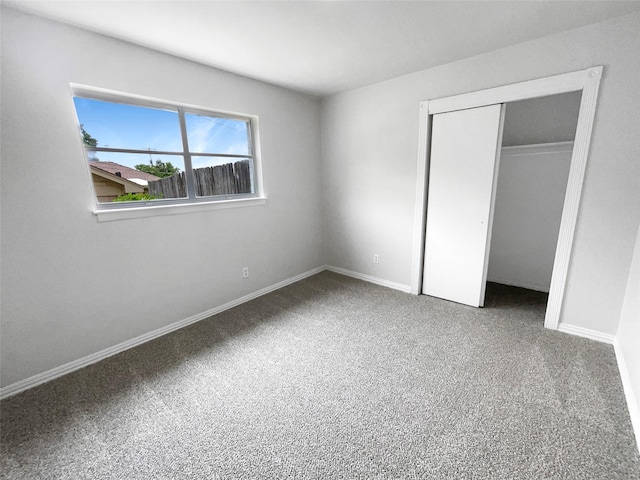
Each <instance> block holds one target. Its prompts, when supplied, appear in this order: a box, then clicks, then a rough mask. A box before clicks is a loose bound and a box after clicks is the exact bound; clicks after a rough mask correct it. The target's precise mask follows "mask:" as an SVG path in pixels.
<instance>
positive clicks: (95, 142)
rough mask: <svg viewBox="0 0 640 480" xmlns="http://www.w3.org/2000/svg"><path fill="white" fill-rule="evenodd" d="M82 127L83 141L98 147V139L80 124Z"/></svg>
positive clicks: (89, 145) (87, 144)
mask: <svg viewBox="0 0 640 480" xmlns="http://www.w3.org/2000/svg"><path fill="white" fill-rule="evenodd" d="M80 128H81V129H82V143H84V144H85V145H86V146H87V147H97V146H98V140H96V139H95V138H93V137H92V136H91V135H90V134H89V132H87V131H86V130H85V129H84V126H83V125H80Z"/></svg>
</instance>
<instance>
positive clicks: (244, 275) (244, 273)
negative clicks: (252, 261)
mask: <svg viewBox="0 0 640 480" xmlns="http://www.w3.org/2000/svg"><path fill="white" fill-rule="evenodd" d="M242 278H249V267H244V268H243V269H242Z"/></svg>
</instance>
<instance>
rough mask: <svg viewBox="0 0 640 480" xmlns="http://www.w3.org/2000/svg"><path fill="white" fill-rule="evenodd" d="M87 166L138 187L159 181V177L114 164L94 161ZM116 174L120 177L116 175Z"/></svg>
mask: <svg viewBox="0 0 640 480" xmlns="http://www.w3.org/2000/svg"><path fill="white" fill-rule="evenodd" d="M89 165H90V166H91V167H92V168H98V169H100V170H102V171H104V172H107V173H110V174H112V175H117V176H119V177H122V178H125V179H127V180H129V181H130V182H133V183H137V184H138V185H142V186H145V187H146V186H147V184H148V182H151V181H153V180H160V177H156V176H155V175H151V174H150V173H145V172H141V171H140V170H136V169H134V168H131V167H125V166H124V165H120V164H119V163H115V162H102V161H95V162H89ZM118 173H119V174H120V175H118Z"/></svg>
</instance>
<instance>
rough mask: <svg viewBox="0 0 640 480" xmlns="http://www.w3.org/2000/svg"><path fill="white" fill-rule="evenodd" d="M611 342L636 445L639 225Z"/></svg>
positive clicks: (639, 424)
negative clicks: (613, 338) (619, 313)
mask: <svg viewBox="0 0 640 480" xmlns="http://www.w3.org/2000/svg"><path fill="white" fill-rule="evenodd" d="M615 342H616V356H617V357H618V364H619V365H620V366H621V367H622V368H620V374H621V376H622V379H623V383H624V387H625V394H626V397H627V404H628V406H629V413H630V414H631V421H632V422H633V428H634V431H635V434H636V442H637V443H638V448H639V449H640V228H639V229H638V233H637V235H636V245H635V249H634V253H633V260H632V262H631V271H630V273H629V281H628V282H627V289H626V293H625V296H624V303H623V306H622V314H621V315H620V325H619V326H618V333H617V335H616V340H615Z"/></svg>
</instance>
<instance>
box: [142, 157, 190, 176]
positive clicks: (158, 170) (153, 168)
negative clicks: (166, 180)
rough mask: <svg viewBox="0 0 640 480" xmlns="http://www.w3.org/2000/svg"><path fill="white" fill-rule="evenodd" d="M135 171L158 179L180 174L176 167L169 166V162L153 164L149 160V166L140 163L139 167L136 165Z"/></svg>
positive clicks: (160, 161)
mask: <svg viewBox="0 0 640 480" xmlns="http://www.w3.org/2000/svg"><path fill="white" fill-rule="evenodd" d="M135 169H136V170H139V171H141V172H145V173H150V174H151V175H155V176H156V177H160V178H163V177H170V176H171V175H175V174H176V173H180V169H179V168H178V167H174V166H173V165H171V162H163V161H162V160H156V162H155V163H153V160H150V161H149V165H145V164H143V163H141V164H140V165H136V166H135Z"/></svg>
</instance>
